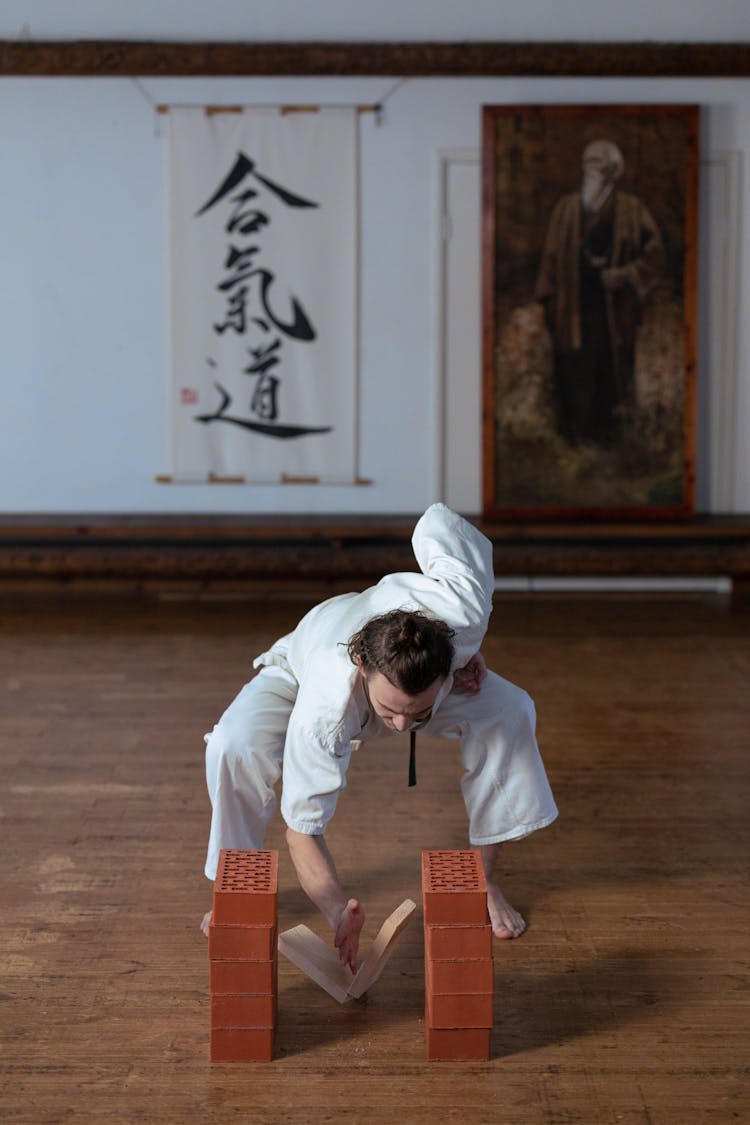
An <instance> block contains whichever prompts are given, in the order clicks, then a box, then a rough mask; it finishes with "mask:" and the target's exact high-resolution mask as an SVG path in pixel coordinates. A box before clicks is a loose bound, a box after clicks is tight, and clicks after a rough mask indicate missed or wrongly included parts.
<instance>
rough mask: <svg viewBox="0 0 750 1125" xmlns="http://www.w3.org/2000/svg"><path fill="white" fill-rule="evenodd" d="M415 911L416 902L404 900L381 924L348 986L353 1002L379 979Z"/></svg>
mask: <svg viewBox="0 0 750 1125" xmlns="http://www.w3.org/2000/svg"><path fill="white" fill-rule="evenodd" d="M416 909H417V904H416V902H412V900H411V899H410V898H407V899H404V901H403V902H402V903H401V905H400V906H399V907H397V908H396V910H394V911H393V913H392V914H390V915H389V916H388V917H387V918H386V920H385V922H383V925H382V926H381V927H380V929H379V930H378V933H377V936H376V938H375V940H374V942H373V943H372V947H371V949H370V952H369V953H368V954H367V956H366V957H365V959H364V961H363V962H362V964H361V965H360V967H359V969H358V971H357V973H356V975H355V977H354V980H353V981H352V983H351V984H350V985H349V990H348V991H349V995H350V996H353V997H354V998H355V1000H356V999H359V997H360V996H364V994H365V992H367V989H368V988H371V987H372V986H373V984H375V982H376V981H377V980H379V979H380V976H381V974H382V972H383V969H384V968H385V966H386V964H387V963H388V960H389V958H390V956H391V954H392V953H393V951H394V949H395V948H396V944H397V942H398V939H399V938H400V937H401V934H402V933H403V930H404V928H405V927H406V925H407V924H408V922H409V919H410V918H411V916H412V914H413V913H414V911H415V910H416Z"/></svg>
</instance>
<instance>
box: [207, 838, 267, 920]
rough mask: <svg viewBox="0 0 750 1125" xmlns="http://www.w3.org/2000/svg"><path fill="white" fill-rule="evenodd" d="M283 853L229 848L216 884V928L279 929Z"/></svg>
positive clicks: (214, 914) (214, 905)
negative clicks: (279, 898)
mask: <svg viewBox="0 0 750 1125" xmlns="http://www.w3.org/2000/svg"><path fill="white" fill-rule="evenodd" d="M278 871H279V853H278V852H275V851H244V850H239V849H233V848H225V849H223V850H222V851H221V853H220V855H219V866H218V870H217V872H216V880H215V882H214V900H213V917H212V922H213V923H214V925H216V926H235V925H242V926H275V925H276V922H277V905H276V902H277V895H278Z"/></svg>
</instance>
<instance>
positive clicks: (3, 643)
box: [0, 596, 750, 1125]
mask: <svg viewBox="0 0 750 1125" xmlns="http://www.w3.org/2000/svg"><path fill="white" fill-rule="evenodd" d="M307 605H308V602H307V601H306V600H304V599H297V600H294V599H288V600H284V601H281V600H277V601H273V600H269V599H266V600H265V601H263V602H262V603H253V602H243V601H240V600H234V601H232V600H228V601H213V602H212V601H203V602H196V601H173V602H164V601H162V602H157V601H153V602H146V601H141V602H138V601H128V600H125V599H123V600H121V601H117V600H114V599H113V600H104V599H98V600H97V599H93V598H91V599H88V600H86V599H83V598H80V599H77V600H71V601H69V602H67V603H64V602H53V601H43V600H35V599H32V598H28V599H26V600H23V599H18V600H15V601H9V602H4V603H2V604H1V605H0V610H2V615H1V618H0V620H1V624H0V684H1V685H2V694H3V705H2V712H1V714H0V723H1V724H2V743H1V746H0V755H1V757H0V764H1V767H2V772H1V776H2V790H0V814H1V819H0V827H1V829H2V836H1V837H0V848H1V849H2V910H1V911H0V927H2V941H1V943H0V969H1V970H2V982H1V984H0V1018H1V1021H2V1036H3V1042H2V1052H1V1054H0V1075H1V1081H2V1089H1V1092H0V1120H2V1121H3V1122H14V1123H20V1122H23V1123H29V1125H47V1123H52V1122H55V1123H56V1122H71V1123H75V1125H78V1123H80V1122H91V1123H97V1125H103V1123H110V1122H138V1123H147V1125H150V1123H155V1125H163V1123H173V1122H217V1123H218V1122H221V1123H228V1122H250V1121H252V1122H269V1123H271V1122H272V1123H277V1122H278V1123H282V1122H283V1123H284V1125H297V1123H307V1122H311V1123H315V1125H317V1123H320V1122H324V1121H325V1122H328V1121H331V1122H336V1123H338V1122H379V1123H380V1122H382V1123H386V1122H388V1123H390V1122H403V1123H406V1122H419V1123H425V1125H426V1123H427V1122H430V1123H434V1122H441V1123H442V1122H458V1121H460V1122H461V1123H462V1125H463V1123H466V1125H468V1123H471V1125H477V1123H484V1122H486V1123H490V1122H492V1123H493V1125H495V1123H509V1125H570V1123H583V1125H610V1123H612V1125H615V1123H622V1125H724V1123H729V1122H738V1121H740V1122H747V1121H750V1083H749V1081H748V1064H749V1062H750V1042H749V1039H748V1030H749V1023H750V1021H748V1006H749V1004H750V993H749V992H748V978H749V976H750V937H749V935H750V917H749V912H748V897H749V896H748V884H747V874H748V858H749V855H748V809H749V808H750V793H749V792H748V790H749V788H750V786H749V784H748V781H749V776H750V773H749V770H748V764H749V761H748V759H749V747H750V611H748V607H747V604H746V603H734V604H732V603H730V602H727V601H717V600H699V599H688V598H685V599H674V600H633V599H632V598H628V597H623V598H622V599H621V600H611V599H608V600H607V599H596V598H589V599H585V600H574V599H571V600H559V599H558V600H553V599H545V598H544V597H542V596H537V597H535V598H529V599H527V600H511V599H498V600H497V602H496V608H495V613H494V617H493V624H492V627H491V633H490V637H489V639H488V641H487V644H486V648H485V651H486V653H487V655H488V658H489V661H490V663H491V664H492V665H493V666H494V667H495V668H496V669H497V670H498V671H500V672H501V673H502V674H504V675H506V676H508V677H509V678H511V679H513V680H515V681H516V682H517V683H520V684H522V685H523V686H525V687H526V688H528V690H529V691H530V692H531V693H532V695H533V696H534V698H535V700H536V703H537V708H538V713H539V737H540V745H541V747H542V750H543V755H544V758H545V761H546V764H547V769H548V773H549V776H550V780H551V782H552V785H553V789H554V791H555V794H556V796H557V799H558V804H559V806H560V818H559V820H558V822H557V823H556V824H555V825H554V826H552V827H551V828H548V829H546V830H544V831H542V832H540V833H538V834H537V835H536V836H534V837H532V838H531V839H529V840H526V841H523V842H521V843H518V844H514V845H509V846H508V847H507V850H506V851H505V853H504V883H505V889H506V893H507V894H508V897H509V898H510V900H511V901H512V902H513V903H514V905H516V906H518V907H519V908H520V909H521V910H522V911H523V912H525V914H526V916H527V918H528V920H529V930H528V932H527V934H526V935H525V936H524V937H523V938H522V939H521V940H520V941H516V942H512V943H501V942H496V946H495V958H496V960H495V992H496V1001H495V1028H494V1032H493V1038H492V1059H491V1061H490V1062H489V1063H483V1064H473V1063H427V1062H425V1055H424V1022H423V995H424V994H423V979H422V937H421V908H420V911H419V912H418V914H417V915H416V919H415V921H414V922H413V923H412V926H411V928H410V929H409V930H408V931H407V933H406V935H405V937H404V941H403V944H402V945H401V946H400V947H399V950H398V952H397V954H396V955H395V956H394V959H393V960H392V962H391V963H390V965H389V966H388V969H387V971H386V974H385V975H384V977H383V979H382V980H381V981H380V983H379V984H378V985H377V987H376V988H375V989H374V990H373V991H372V993H371V994H370V995H369V997H368V998H367V999H366V1000H365V1001H364V1002H360V1003H352V1004H350V1005H347V1006H344V1007H342V1006H340V1005H338V1004H337V1003H336V1002H335V1001H334V1000H332V999H331V998H330V997H329V996H328V995H326V994H325V993H324V992H323V991H322V990H321V989H319V988H317V987H316V986H315V985H314V984H313V983H312V982H310V981H309V980H307V979H306V978H305V977H303V975H302V974H301V972H300V971H299V970H298V969H296V968H295V967H294V966H292V965H291V964H290V963H289V962H286V961H284V960H283V959H282V960H281V963H280V969H279V997H280V1003H279V1029H278V1040H277V1054H278V1057H277V1058H276V1060H275V1061H274V1062H273V1063H270V1064H231V1065H230V1064H224V1065H213V1066H212V1065H210V1064H209V1062H208V1024H209V1013H208V980H207V953H206V947H205V944H204V942H203V940H202V938H201V937H200V935H199V934H198V930H197V924H198V920H199V917H200V915H201V914H202V913H203V911H204V910H205V909H207V907H208V905H209V902H210V885H209V883H208V882H207V881H206V880H205V878H204V877H203V875H202V865H203V855H204V847H205V842H206V836H207V830H208V802H207V798H206V795H205V787H204V780H203V761H202V750H203V743H202V735H203V733H204V731H205V730H207V729H209V728H210V726H211V725H212V723H213V721H214V720H215V718H216V717H217V716H218V714H219V713H220V711H221V709H222V708H223V706H224V705H225V703H226V702H228V700H229V698H230V697H231V695H233V694H234V692H235V690H236V689H237V688H238V687H239V685H240V684H241V683H242V682H243V680H244V678H245V677H246V676H247V675H248V672H249V669H250V661H251V658H252V656H253V655H254V654H256V653H257V652H258V651H260V650H261V649H262V648H263V647H264V646H265V645H267V643H268V642H269V641H271V640H272V639H273V638H274V637H275V636H277V635H278V634H280V633H282V632H283V631H285V630H287V629H288V628H289V627H291V626H292V625H293V623H294V622H295V620H296V619H297V617H298V616H299V615H300V614H301V613H302V612H303V611H304V610H305V609H306V608H307ZM407 757H408V744H407V742H405V741H404V740H403V739H401V738H399V739H395V740H393V741H392V742H384V743H381V744H379V745H378V746H372V745H371V746H370V747H369V748H367V749H363V750H362V751H360V753H359V755H357V756H356V757H355V760H354V762H353V765H352V769H351V772H350V786H349V789H348V790H347V792H346V793H345V795H344V797H343V799H342V801H341V804H340V808H339V812H338V814H337V816H336V818H335V821H334V824H333V827H332V830H331V832H330V834H329V840H330V844H331V848H332V850H333V852H334V855H335V856H336V858H337V860H338V863H339V867H340V871H341V874H342V876H343V877H344V878H345V879H346V881H347V882H348V884H349V885H350V886H351V888H352V889H353V890H355V891H356V892H357V893H358V894H359V895H361V896H362V898H363V900H364V902H365V905H366V908H367V910H368V927H367V934H368V940H369V939H371V938H372V936H373V935H374V933H375V932H376V931H377V928H378V926H379V925H380V922H381V921H382V920H383V919H384V918H385V916H386V915H387V914H388V913H390V911H391V910H392V909H393V908H394V907H395V906H396V905H397V904H398V903H399V902H401V901H402V900H403V899H404V898H405V897H407V896H410V897H412V898H414V899H415V900H416V901H419V895H420V886H419V858H420V852H421V849H422V848H430V847H436V848H460V847H463V846H465V835H464V832H465V821H464V813H463V808H462V805H461V800H460V796H459V792H458V786H457V781H458V769H457V765H456V761H455V754H454V751H453V750H452V749H451V747H450V745H449V744H447V743H438V742H431V743H427V741H426V740H424V739H423V740H421V745H420V750H419V784H418V786H417V788H416V789H407V787H406V779H407ZM268 846H270V847H279V848H280V850H281V866H280V883H281V891H280V899H279V908H280V919H281V924H282V926H284V927H285V928H286V927H287V926H293V925H296V924H298V923H300V922H304V923H306V924H308V925H310V926H312V927H313V928H314V929H315V930H316V931H317V932H319V933H321V934H324V933H325V929H324V926H323V925H322V923H321V921H320V919H319V918H318V917H317V916H316V915H315V913H314V912H313V910H312V908H311V907H310V906H309V904H308V903H307V901H306V899H305V898H304V896H303V895H302V893H301V891H300V890H299V889H298V888H297V885H296V883H295V880H294V877H293V874H292V872H291V869H290V864H289V860H288V857H287V856H286V854H285V852H284V847H283V838H282V834H281V831H280V827H279V824H278V822H277V823H276V825H275V826H274V829H273V830H272V833H271V836H270V838H269V840H268Z"/></svg>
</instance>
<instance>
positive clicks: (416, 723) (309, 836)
mask: <svg viewBox="0 0 750 1125" xmlns="http://www.w3.org/2000/svg"><path fill="white" fill-rule="evenodd" d="M412 545H413V548H414V554H415V556H416V559H417V562H418V564H419V568H420V571H421V573H419V574H416V573H403V574H390V575H387V576H386V577H385V578H383V579H382V580H381V581H380V582H379V583H378V584H377V585H376V586H373V587H371V588H370V589H368V590H365V591H364V592H363V593H360V594H343V595H341V596H339V597H334V598H331V599H329V600H327V601H325V602H322V603H321V604H320V605H318V606H317V607H316V608H315V609H313V610H311V611H310V613H308V614H307V615H306V616H305V617H303V618H302V620H301V621H300V623H299V624H298V626H297V628H296V629H295V630H294V631H293V632H292V633H289V634H288V635H287V636H285V637H282V638H281V639H280V640H278V641H276V643H275V644H274V645H273V646H272V647H271V648H270V649H269V651H268V652H265V653H263V654H262V655H261V656H259V657H258V658H257V659H256V660H255V662H254V667H256V668H259V669H260V671H259V672H258V674H257V676H255V677H254V678H253V679H252V680H251V681H250V682H249V683H248V684H246V685H245V687H244V688H243V689H242V690H241V691H240V693H239V695H238V696H237V698H236V699H235V700H234V702H233V703H232V704H231V705H230V706H229V707H228V709H227V710H226V711H225V713H224V714H223V715H222V717H221V719H220V720H219V722H218V723H217V725H216V726H215V727H214V729H213V731H212V732H211V734H209V735H206V777H207V783H208V791H209V796H210V798H211V806H212V819H211V832H210V838H209V845H208V855H207V858H206V866H205V873H206V876H207V877H208V878H209V879H212V880H213V879H214V878H215V876H216V868H217V864H218V859H219V852H220V850H221V849H222V848H252V849H260V848H262V847H263V843H264V839H265V834H266V828H267V826H268V823H269V821H270V820H271V817H272V816H273V814H274V812H275V811H276V795H275V785H276V782H277V781H278V779H279V777H280V776H281V779H282V790H281V814H282V816H283V818H284V820H285V822H286V825H287V830H286V838H287V843H288V846H289V852H290V855H291V858H292V861H293V863H294V866H295V869H296V872H297V876H298V878H299V881H300V885H301V886H302V888H303V889H304V891H305V892H306V893H307V895H308V896H309V898H310V899H311V900H312V902H313V903H314V904H315V905H316V906H317V907H318V908H319V909H320V911H321V912H322V913H323V915H324V916H325V918H326V919H327V921H328V924H329V925H330V927H331V929H332V931H333V934H334V944H335V946H336V948H337V949H338V950H339V956H340V958H341V961H342V962H343V963H344V964H348V965H350V966H351V968H352V970H353V971H354V970H355V968H356V957H357V948H358V943H359V935H360V931H361V929H362V925H363V923H364V910H363V908H362V905H361V903H360V901H359V899H356V898H352V897H350V896H349V895H348V894H347V893H346V891H345V890H344V888H343V887H342V886H341V884H340V882H339V879H338V876H337V874H336V867H335V865H334V862H333V859H332V857H331V854H330V852H329V850H328V847H327V845H326V842H325V836H324V833H325V830H326V826H327V825H328V822H329V821H330V819H331V817H332V816H333V813H334V811H335V808H336V801H337V799H338V795H339V793H340V792H341V790H342V789H343V788H344V785H345V783H346V770H347V766H348V764H349V759H350V757H351V753H352V744H353V743H354V744H359V743H365V742H367V741H368V740H370V739H373V738H382V737H384V736H386V735H388V734H389V733H395V732H401V731H406V730H415V729H417V728H419V729H420V731H424V733H425V734H427V735H433V736H436V737H441V738H453V739H457V740H458V741H459V743H460V756H461V762H462V765H463V767H464V774H463V778H462V781H461V789H462V793H463V797H464V802H465V805H466V810H467V813H468V817H469V840H470V842H471V846H472V847H475V848H478V849H479V851H480V853H481V856H482V862H483V866H484V870H485V874H486V876H487V887H488V891H487V905H488V909H489V914H490V920H491V922H492V928H493V932H494V934H495V936H496V937H498V938H514V937H519V936H520V935H521V934H522V933H523V931H524V929H525V922H524V920H523V918H522V917H521V915H520V914H519V913H518V912H517V911H516V910H514V909H513V907H512V906H511V905H510V904H509V903H508V902H507V901H506V899H505V897H504V895H503V893H502V891H501V890H500V887H499V886H498V885H497V883H496V882H495V880H494V878H493V872H494V868H495V864H496V861H497V858H498V852H499V848H500V845H501V843H502V842H503V841H506V840H517V839H521V838H522V837H524V836H527V835H529V834H530V833H531V832H534V831H536V830H537V829H538V828H542V827H544V826H545V825H547V824H550V823H551V821H553V820H554V819H555V817H556V816H557V809H556V807H555V802H554V799H553V797H552V793H551V790H550V787H549V784H548V782H547V777H546V774H545V771H544V766H543V764H542V760H541V757H540V755H539V751H538V748H537V744H536V736H535V712H534V705H533V703H532V701H531V699H530V698H529V696H528V695H527V694H526V692H525V691H523V690H522V689H521V688H518V687H516V686H515V685H513V684H511V683H509V682H508V681H507V680H504V679H502V678H501V677H500V676H498V675H496V674H495V673H494V672H489V671H488V670H487V668H486V667H485V663H484V659H483V657H482V655H481V652H480V646H481V643H482V639H483V637H484V634H485V632H486V629H487V624H488V621H489V617H490V613H491V610H492V594H493V586H494V576H493V569H492V545H491V543H490V542H489V540H488V539H486V538H485V536H484V535H482V534H481V533H480V532H479V531H478V530H477V529H476V528H475V527H474V526H473V525H472V524H470V523H468V522H467V521H466V520H464V519H462V517H460V516H458V515H457V514H456V513H455V512H453V511H451V509H450V508H447V507H446V506H445V505H444V504H433V505H432V506H431V507H430V508H428V509H427V511H426V512H425V513H424V515H423V516H422V517H421V519H420V520H419V522H418V523H417V526H416V528H415V530H414V535H413V539H412ZM210 917H211V915H210V913H209V914H207V915H206V916H205V917H204V919H203V922H202V926H201V928H202V930H203V932H204V933H206V934H207V932H208V924H209V921H210Z"/></svg>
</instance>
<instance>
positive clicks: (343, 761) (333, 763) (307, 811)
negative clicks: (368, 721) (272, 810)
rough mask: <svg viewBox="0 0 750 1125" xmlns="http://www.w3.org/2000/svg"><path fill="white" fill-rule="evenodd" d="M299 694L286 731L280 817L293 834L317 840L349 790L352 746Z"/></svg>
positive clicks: (339, 731)
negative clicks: (341, 796)
mask: <svg viewBox="0 0 750 1125" xmlns="http://www.w3.org/2000/svg"><path fill="white" fill-rule="evenodd" d="M305 694H306V693H305V692H304V691H303V690H301V691H300V694H299V696H298V697H297V702H296V704H295V707H294V710H293V712H292V714H291V716H290V719H289V726H288V727H287V733H286V742H285V745H284V763H283V772H282V791H281V815H282V817H283V818H284V820H285V822H286V824H287V825H288V826H289V828H291V829H292V830H293V831H294V832H300V833H302V834H304V835H306V836H318V835H321V834H322V833H323V832H325V829H326V827H327V825H328V822H329V821H330V819H331V817H332V816H333V814H334V812H335V811H336V803H337V801H338V797H339V793H340V792H341V790H342V789H345V788H346V771H347V768H348V766H349V759H350V758H351V753H352V746H351V742H350V741H348V740H347V739H346V738H342V737H341V728H340V727H338V728H334V729H333V730H332V729H331V728H330V725H326V724H325V721H323V722H322V723H321V722H320V719H321V716H317V717H316V715H315V713H314V712H313V713H311V712H310V711H309V710H308V708H306V706H305V698H304V696H305Z"/></svg>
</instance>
